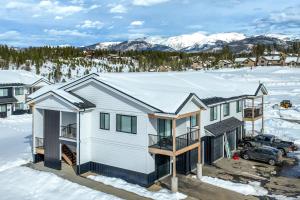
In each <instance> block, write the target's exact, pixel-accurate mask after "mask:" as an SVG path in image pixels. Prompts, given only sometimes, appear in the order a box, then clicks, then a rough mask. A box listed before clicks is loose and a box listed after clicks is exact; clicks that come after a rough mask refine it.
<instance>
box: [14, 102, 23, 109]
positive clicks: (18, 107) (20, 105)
mask: <svg viewBox="0 0 300 200" xmlns="http://www.w3.org/2000/svg"><path fill="white" fill-rule="evenodd" d="M24 107H25V105H24V103H16V104H15V110H24Z"/></svg>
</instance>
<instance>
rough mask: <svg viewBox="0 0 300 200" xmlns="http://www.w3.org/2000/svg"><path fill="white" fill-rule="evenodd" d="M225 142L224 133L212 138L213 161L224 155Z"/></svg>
mask: <svg viewBox="0 0 300 200" xmlns="http://www.w3.org/2000/svg"><path fill="white" fill-rule="evenodd" d="M223 150H224V142H223V135H221V136H219V137H214V138H213V139H212V152H213V154H212V162H214V161H216V160H218V159H219V158H222V157H223Z"/></svg>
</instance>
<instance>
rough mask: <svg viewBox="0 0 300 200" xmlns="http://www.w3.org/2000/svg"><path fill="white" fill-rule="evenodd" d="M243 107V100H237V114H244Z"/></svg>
mask: <svg viewBox="0 0 300 200" xmlns="http://www.w3.org/2000/svg"><path fill="white" fill-rule="evenodd" d="M242 106H243V104H242V100H237V101H236V112H237V113H240V112H242Z"/></svg>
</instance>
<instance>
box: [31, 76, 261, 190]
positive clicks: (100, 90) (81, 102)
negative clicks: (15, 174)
mask: <svg viewBox="0 0 300 200" xmlns="http://www.w3.org/2000/svg"><path fill="white" fill-rule="evenodd" d="M265 94H267V91H266V89H265V87H264V86H263V85H262V84H260V85H258V84H254V83H244V82H243V83H242V82H236V81H229V80H226V79H223V78H219V77H216V76H214V75H211V74H208V73H205V72H169V73H155V72H154V73H104V74H99V75H98V74H90V75H87V76H84V77H82V78H80V79H77V80H74V81H72V82H69V83H65V84H63V85H53V86H47V87H44V88H42V89H41V90H39V91H37V92H35V93H33V94H32V95H30V97H29V98H30V100H29V101H28V104H29V105H30V106H31V107H32V110H33V147H34V148H33V154H34V161H35V162H39V161H43V162H44V165H45V166H47V167H51V168H55V169H61V163H62V160H64V161H65V162H66V163H68V164H70V165H74V166H76V172H77V174H82V173H85V172H88V171H91V172H95V173H99V174H102V175H105V176H112V177H118V178H122V179H125V180H126V181H128V182H131V183H136V184H139V185H142V186H149V185H151V184H153V183H154V182H155V181H157V180H159V179H161V178H163V177H166V176H172V178H171V181H172V191H177V187H178V179H177V173H180V174H188V173H190V172H191V171H192V170H197V177H198V178H200V177H201V176H202V164H203V163H211V162H213V161H214V160H217V159H219V158H221V157H223V156H224V155H225V153H224V151H226V150H225V148H227V147H228V148H227V149H231V150H234V149H235V148H236V146H237V141H238V139H240V138H241V137H243V133H244V131H243V119H244V115H243V114H244V110H243V109H244V108H245V107H244V102H245V101H246V99H247V98H250V99H256V98H260V97H261V96H263V95H265ZM251 110H252V112H251V114H253V115H251V116H250V117H251V119H254V115H255V111H254V110H255V108H252V107H251ZM228 154H230V152H229V151H228ZM209 159H210V160H209ZM208 161H209V162H208Z"/></svg>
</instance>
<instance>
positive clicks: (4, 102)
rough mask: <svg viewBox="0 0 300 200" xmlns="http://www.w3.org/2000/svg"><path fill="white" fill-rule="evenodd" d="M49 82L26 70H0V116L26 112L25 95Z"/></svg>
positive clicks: (27, 108)
mask: <svg viewBox="0 0 300 200" xmlns="http://www.w3.org/2000/svg"><path fill="white" fill-rule="evenodd" d="M49 84H50V82H49V81H47V80H46V79H44V78H42V77H40V76H37V75H35V74H32V73H30V72H27V71H23V70H0V118H1V117H7V116H10V115H12V114H22V113H25V112H28V110H29V107H28V106H27V105H26V97H27V95H29V94H31V93H32V92H34V91H36V90H38V89H39V88H41V87H43V86H45V85H49Z"/></svg>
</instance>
